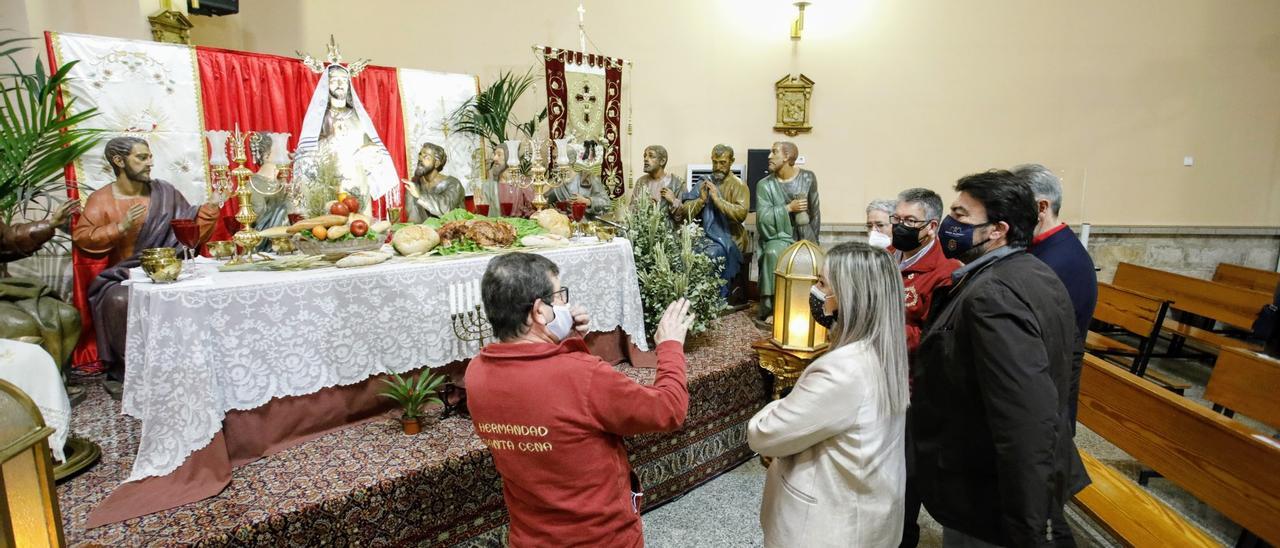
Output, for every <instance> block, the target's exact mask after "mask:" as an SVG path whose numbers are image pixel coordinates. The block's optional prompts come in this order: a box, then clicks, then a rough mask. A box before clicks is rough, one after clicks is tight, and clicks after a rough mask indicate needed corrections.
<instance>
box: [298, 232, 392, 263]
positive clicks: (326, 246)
mask: <svg viewBox="0 0 1280 548" xmlns="http://www.w3.org/2000/svg"><path fill="white" fill-rule="evenodd" d="M294 241H295V243H296V244H297V245H298V251H301V252H303V253H305V254H307V255H322V256H324V259H325V260H326V261H336V260H338V259H341V258H343V257H346V256H347V255H350V254H352V253H355V252H357V251H373V250H375V249H380V248H381V247H382V240H381V239H370V238H352V239H350V240H342V241H337V242H321V241H318V240H313V239H311V238H303V237H295V238H294Z"/></svg>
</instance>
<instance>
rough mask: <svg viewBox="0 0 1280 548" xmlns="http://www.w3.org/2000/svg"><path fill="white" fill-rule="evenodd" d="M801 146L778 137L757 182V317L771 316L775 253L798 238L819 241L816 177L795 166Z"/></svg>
mask: <svg viewBox="0 0 1280 548" xmlns="http://www.w3.org/2000/svg"><path fill="white" fill-rule="evenodd" d="M799 154H800V150H799V149H798V148H796V145H795V143H792V142H790V141H779V142H777V143H774V144H773V147H772V148H771V149H770V151H769V175H768V176H766V177H765V178H764V179H761V180H760V182H759V183H757V184H756V232H757V233H759V238H760V241H759V244H760V245H759V254H760V258H759V261H760V280H759V287H760V306H759V308H758V309H757V311H756V315H757V318H758V319H759V320H761V321H765V322H768V321H770V320H771V319H772V318H773V289H774V287H773V270H774V268H775V267H777V265H778V255H780V254H782V252H783V250H785V249H787V247H789V246H790V245H791V244H793V243H795V242H796V241H797V240H809V241H811V242H813V243H815V244H817V243H818V233H819V231H820V230H821V227H822V216H821V213H820V211H819V209H818V177H817V176H816V175H814V174H813V172H812V171H809V170H807V169H800V168H798V167H796V158H797V157H798V156H799Z"/></svg>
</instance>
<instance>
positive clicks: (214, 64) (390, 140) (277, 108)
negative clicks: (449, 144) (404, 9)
mask: <svg viewBox="0 0 1280 548" xmlns="http://www.w3.org/2000/svg"><path fill="white" fill-rule="evenodd" d="M45 43H46V47H47V48H48V51H49V62H50V67H53V66H56V64H57V62H58V60H57V59H56V57H55V55H54V54H55V52H54V48H53V42H52V40H51V38H50V36H49V34H48V33H46V34H45ZM196 62H197V68H198V70H199V73H200V94H201V102H202V108H203V111H204V127H205V129H226V130H232V129H235V126H236V124H239V126H240V130H241V131H244V132H246V133H247V132H250V131H275V132H288V133H290V137H289V149H290V150H293V148H294V147H295V146H296V145H297V143H298V138H299V135H298V134H299V133H300V132H301V131H302V118H303V117H304V116H305V115H306V109H307V104H308V103H309V102H310V101H311V93H312V92H313V91H315V86H316V82H317V81H318V80H319V75H318V74H315V73H313V72H311V71H310V70H309V69H307V67H306V66H304V65H303V64H302V62H301V61H300V60H298V59H296V58H292V57H281V56H278V55H266V54H261V53H251V52H244V51H232V50H225V49H218V48H206V47H197V48H196ZM352 89H354V90H355V92H356V93H357V94H359V96H360V100H361V102H362V103H363V104H364V108H365V110H366V111H367V112H368V113H369V117H370V118H371V119H373V126H374V128H375V129H376V130H377V131H378V136H379V137H381V138H382V142H383V144H385V145H386V147H387V152H389V153H390V154H391V158H392V160H393V161H394V163H395V166H396V172H397V173H398V174H399V175H400V177H401V178H406V167H405V165H404V158H405V157H406V156H405V133H404V131H405V130H404V115H403V113H402V112H401V105H400V85H399V80H398V77H397V74H396V69H394V68H390V67H378V66H370V67H367V68H365V70H364V71H363V72H361V73H360V74H359V76H356V77H355V78H353V79H352ZM59 102H61V97H59ZM247 155H248V151H246V156H247ZM232 157H233V158H234V155H232ZM249 167H250V168H251V169H257V166H256V165H253V164H252V162H250V165H249ZM66 174H67V180H68V181H74V180H75V171H74V169H72V168H71V166H68V168H67V172H66ZM400 192H401V193H402V196H403V192H404V189H403V187H401V189H400ZM67 195H68V196H69V197H71V198H77V197H78V193H77V191H76V189H75V187H74V186H71V185H70V184H69V185H68V189H67ZM401 201H403V199H402V200H401ZM236 207H237V200H236V199H235V198H234V197H233V198H232V199H231V200H228V201H227V203H226V205H225V206H223V215H228V216H229V215H234V214H235V211H236ZM375 210H376V211H375V212H380V211H381V206H380V205H378V204H375ZM72 222H73V223H74V222H76V220H73V221H72ZM229 236H230V235H229V234H228V233H227V232H226V229H225V228H224V227H223V226H221V224H219V227H218V228H217V231H216V232H215V233H214V237H213V239H215V240H219V239H227V238H228V237H229ZM106 266H107V265H106V260H105V259H97V258H93V257H88V256H85V255H83V254H81V253H80V252H78V251H75V250H74V249H73V250H72V269H73V272H74V277H75V283H74V296H73V301H74V304H75V305H76V308H78V309H80V316H81V319H82V322H83V324H84V326H83V327H84V328H83V331H82V335H81V336H80V343H79V345H77V346H76V351H75V355H74V356H73V363H75V364H76V365H77V367H86V366H90V365H92V364H93V363H94V362H96V361H97V360H98V351H97V347H96V345H95V343H94V335H93V333H94V332H93V325H92V317H93V316H92V314H91V313H90V311H89V303H88V288H89V284H90V283H91V282H92V281H93V279H94V278H95V277H97V275H98V273H99V272H101V271H102V270H103V269H104V268H105V267H106Z"/></svg>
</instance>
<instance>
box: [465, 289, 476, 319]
mask: <svg viewBox="0 0 1280 548" xmlns="http://www.w3.org/2000/svg"><path fill="white" fill-rule="evenodd" d="M462 289H463V291H466V292H467V308H466V312H471V307H472V306H475V304H476V296H475V293H472V291H471V284H470V283H467V284H466V285H464V286H462Z"/></svg>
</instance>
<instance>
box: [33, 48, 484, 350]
mask: <svg viewBox="0 0 1280 548" xmlns="http://www.w3.org/2000/svg"><path fill="white" fill-rule="evenodd" d="M45 42H46V46H47V48H48V53H49V55H48V57H49V61H50V64H51V66H56V65H58V64H62V63H67V62H71V61H78V63H77V64H76V66H75V67H74V68H73V69H72V70H71V73H70V75H71V77H72V81H71V82H70V83H69V84H68V85H67V86H66V87H65V88H64V89H63V90H62V97H61V102H62V104H63V105H66V106H68V108H69V109H70V110H71V111H73V112H78V111H81V110H84V109H88V108H97V109H98V110H99V115H98V116H96V117H94V118H93V119H92V120H91V121H90V122H89V123H88V125H90V126H91V127H96V128H101V129H104V130H106V132H107V133H106V136H105V138H104V139H103V141H102V142H101V143H99V145H98V147H97V148H96V149H95V150H93V151H90V152H89V153H87V154H85V155H84V156H83V157H81V159H79V160H77V161H76V162H75V163H74V164H73V165H70V166H68V167H67V170H66V178H67V195H68V197H69V198H71V199H80V198H81V197H82V196H87V195H88V193H90V192H92V191H93V190H95V189H97V188H100V187H102V186H104V185H106V184H108V183H110V182H111V181H112V180H114V176H113V175H112V171H111V168H110V166H109V165H108V164H107V162H106V160H105V158H104V157H103V154H102V152H103V148H104V146H105V144H106V140H107V139H110V138H112V137H116V136H120V135H132V136H137V137H142V138H144V139H146V140H147V141H148V142H149V143H150V145H151V151H152V153H153V155H154V156H155V165H154V166H153V167H152V170H151V171H152V173H151V175H152V177H154V178H157V179H162V180H165V181H168V182H169V183H171V184H173V185H174V186H175V187H176V188H177V189H178V190H179V191H180V192H182V194H183V196H185V197H186V198H187V201H189V202H191V203H193V204H198V203H203V202H204V201H205V198H206V196H207V192H208V188H207V187H208V185H207V181H208V180H209V165H208V157H209V150H208V145H207V144H206V141H205V139H204V131H205V130H213V129H226V130H231V129H234V128H235V127H236V126H237V125H238V126H239V128H240V129H241V130H242V131H245V132H249V131H268V132H287V133H289V134H290V137H289V150H293V148H294V147H295V146H296V145H297V142H298V137H299V135H298V134H299V132H300V131H301V129H302V118H303V116H304V115H305V114H306V108H307V104H308V102H309V101H310V99H311V94H312V92H313V91H314V90H315V86H316V82H317V80H318V78H319V75H318V74H315V73H313V72H311V70H309V69H307V67H306V66H304V65H303V64H302V62H301V61H300V60H299V59H297V58H291V57H281V56H277V55H266V54H260V53H250V52H243V51H232V50H224V49H217V48H206V47H200V46H196V47H192V46H183V45H174V44H161V43H156V42H144V41H137V40H123V39H118V38H107V37H102V36H89V35H80V34H65V33H56V32H46V33H45ZM478 85H479V81H478V80H477V78H476V77H475V76H473V75H469V74H451V73H440V72H432V71H425V70H416V69H397V68H392V67H380V66H369V67H368V68H366V69H365V70H364V71H363V72H361V73H360V75H359V76H357V77H356V78H354V79H353V80H352V88H353V89H354V90H355V92H356V93H357V94H359V96H360V100H361V101H362V102H363V103H364V107H365V110H367V111H368V113H369V117H370V118H371V119H372V120H373V125H374V128H375V129H376V130H377V131H378V135H379V137H381V138H382V142H383V143H384V144H385V145H386V147H387V151H388V152H390V153H391V157H392V158H394V159H396V171H397V172H398V174H399V175H400V177H401V178H406V177H407V176H408V175H409V174H411V173H412V171H413V167H414V166H413V164H414V163H415V162H416V158H417V151H418V149H419V148H420V147H421V146H422V143H424V142H434V143H436V144H440V145H442V146H444V147H445V149H446V150H447V151H449V164H448V166H446V168H445V172H446V173H448V174H450V175H453V176H455V177H457V178H458V179H459V180H461V181H464V182H466V183H468V186H469V184H470V183H473V182H474V181H477V180H478V179H479V175H478V173H479V169H480V168H481V167H482V166H481V165H480V164H481V163H482V157H481V152H480V151H481V147H480V146H479V140H478V139H476V138H473V137H471V136H466V135H461V134H457V133H452V132H450V131H449V122H448V116H449V115H450V114H451V113H453V111H454V110H455V109H457V108H458V107H459V106H460V105H462V104H463V103H465V102H466V101H468V100H470V99H471V98H472V97H474V96H475V94H476V92H477V91H478ZM249 167H250V169H257V167H258V166H257V165H254V164H253V163H252V160H250V163H249ZM400 192H401V199H402V200H403V192H404V190H403V188H401V189H400ZM237 207H238V206H237V204H236V200H235V199H234V198H233V199H231V200H228V201H227V203H226V204H225V205H224V206H223V214H224V215H234V214H235V211H236V208H237ZM378 208H379V207H378V206H377V205H375V209H378ZM73 222H74V220H73ZM218 230H219V231H220V232H221V234H218V233H215V236H214V239H215V240H216V239H225V236H226V233H225V229H223V228H222V227H219V228H218ZM220 236H221V237H220ZM106 266H107V265H106V264H105V259H104V258H99V257H92V256H88V255H86V254H83V253H80V252H79V251H78V250H74V249H73V250H72V271H73V276H74V280H75V283H74V294H73V302H74V304H75V305H76V307H77V308H79V309H80V313H81V314H80V315H81V318H82V321H83V323H84V330H83V331H82V335H81V336H80V344H79V346H77V348H76V352H75V355H74V357H73V362H74V363H75V364H76V365H77V366H80V367H85V366H92V364H94V363H95V362H97V360H98V352H97V348H96V345H95V343H94V336H93V326H92V314H90V313H89V309H88V298H87V295H88V287H89V284H90V282H92V281H93V278H94V277H95V276H97V275H98V273H99V272H101V271H102V269H103V268H105V267H106Z"/></svg>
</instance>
